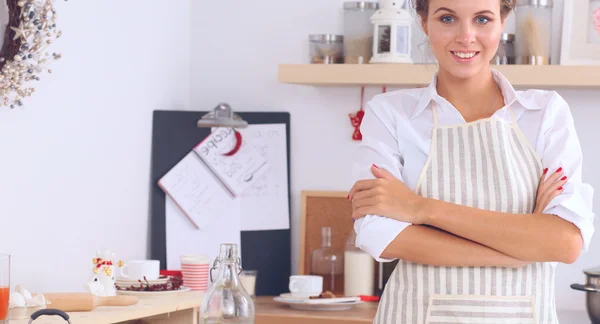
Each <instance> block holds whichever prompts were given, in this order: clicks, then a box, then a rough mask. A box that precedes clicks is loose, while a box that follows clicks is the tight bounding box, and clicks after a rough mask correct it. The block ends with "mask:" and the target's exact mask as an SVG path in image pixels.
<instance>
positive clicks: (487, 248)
mask: <svg viewBox="0 0 600 324" xmlns="http://www.w3.org/2000/svg"><path fill="white" fill-rule="evenodd" d="M413 6H414V8H416V11H417V13H418V14H419V15H420V17H421V20H422V27H423V30H424V31H425V33H426V34H427V36H428V37H429V45H430V47H431V49H432V52H433V54H434V55H435V57H436V59H437V61H438V64H439V71H438V72H437V73H436V75H435V76H434V78H433V79H432V82H431V84H430V85H429V87H427V88H423V89H403V90H398V91H393V92H388V93H386V94H381V95H377V96H375V97H374V98H373V99H372V100H371V101H370V102H369V103H368V105H367V107H366V109H365V115H364V119H363V122H362V125H361V133H362V135H363V139H362V142H361V144H360V146H359V148H358V152H357V157H356V159H355V161H354V178H355V180H356V182H355V184H354V186H353V187H352V188H351V189H350V192H349V199H352V204H353V215H352V217H353V218H354V219H355V220H356V221H355V225H354V229H355V231H356V233H357V239H356V244H357V246H358V247H360V248H361V249H363V250H365V251H367V252H369V253H370V254H371V255H372V256H373V257H374V258H376V259H377V260H378V261H381V262H389V261H392V260H394V259H399V262H398V265H397V267H396V269H395V271H394V273H393V274H392V276H391V277H390V280H389V281H388V284H387V285H386V287H385V292H384V295H383V298H382V300H381V302H380V304H379V310H378V312H377V315H376V318H375V323H407V324H408V323H410V324H412V323H416V324H422V323H426V324H429V323H463V322H465V323H466V322H469V323H470V322H472V321H476V322H485V323H491V322H502V323H513V322H515V323H516V322H519V323H540V324H546V323H557V321H558V320H557V318H556V309H555V299H554V271H555V267H556V264H557V263H558V262H562V263H573V262H574V261H576V260H577V258H578V257H579V254H580V252H581V251H582V250H584V251H585V250H587V248H588V246H589V242H590V240H591V237H592V235H593V233H594V226H593V220H594V217H595V215H594V213H593V212H592V210H591V205H592V196H593V193H594V190H593V188H591V187H590V186H589V185H588V184H587V183H585V182H584V181H583V179H582V152H581V147H580V144H579V140H578V136H577V133H576V130H575V126H574V122H573V117H572V115H571V112H570V108H569V106H568V104H567V103H566V102H565V100H564V99H563V98H562V97H561V96H560V95H558V94H557V93H556V92H554V91H542V90H536V89H530V90H526V91H516V90H515V89H514V88H513V87H512V86H511V84H510V82H509V81H508V80H507V79H506V78H505V77H504V76H503V75H502V74H501V73H499V72H498V71H496V70H494V69H492V68H491V66H490V61H491V60H492V58H493V57H494V55H495V53H496V50H497V48H498V44H499V39H500V35H501V33H502V30H503V27H504V21H505V19H506V17H507V16H508V15H509V14H510V12H511V10H512V8H513V7H514V6H515V1H514V0H512V1H508V0H415V1H414V3H413Z"/></svg>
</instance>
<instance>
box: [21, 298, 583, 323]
mask: <svg viewBox="0 0 600 324" xmlns="http://www.w3.org/2000/svg"><path fill="white" fill-rule="evenodd" d="M202 297H203V294H202V293H195V292H186V293H181V294H178V295H170V296H164V297H153V298H141V299H140V300H139V302H138V304H137V305H133V306H110V307H108V306H104V307H98V308H96V309H95V310H94V311H92V312H76V313H69V315H70V316H71V323H77V324H107V323H121V324H123V323H131V324H133V323H136V324H139V323H143V324H159V323H160V324H167V323H178V324H179V323H190V324H196V323H198V321H199V316H198V315H199V314H198V310H199V306H200V304H201V303H202ZM254 304H255V310H256V316H255V317H256V318H255V324H282V323H284V324H304V323H310V324H343V323H349V324H367V323H369V324H370V323H372V322H373V317H375V313H376V312H377V306H378V303H364V304H361V305H357V306H355V307H353V308H352V309H350V310H346V311H305V310H296V309H293V308H291V307H289V306H288V305H285V304H281V303H277V302H275V301H274V300H273V297H267V296H262V297H257V298H256V299H255V301H254ZM32 312H33V311H29V312H28V313H29V314H30V313H32ZM28 318H29V317H28V315H26V314H18V313H17V312H14V311H13V310H11V314H10V324H26V323H28V322H29V320H28ZM558 318H559V322H560V324H590V321H589V319H588V316H587V312H586V311H585V310H562V311H561V310H559V311H558ZM33 323H34V324H63V323H66V322H65V321H63V320H62V319H61V318H59V317H57V316H51V317H48V316H42V317H40V318H39V319H38V320H36V321H34V322H33ZM407 324H410V323H407Z"/></svg>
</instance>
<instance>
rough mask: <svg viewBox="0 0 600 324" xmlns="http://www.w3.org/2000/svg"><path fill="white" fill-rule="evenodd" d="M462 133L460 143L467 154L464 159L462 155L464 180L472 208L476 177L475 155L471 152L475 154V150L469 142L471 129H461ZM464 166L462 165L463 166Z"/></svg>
mask: <svg viewBox="0 0 600 324" xmlns="http://www.w3.org/2000/svg"><path fill="white" fill-rule="evenodd" d="M461 130H462V131H461V132H459V134H460V135H459V137H460V136H462V138H461V139H460V142H461V143H462V147H463V148H464V149H465V154H464V157H463V156H462V154H461V158H464V159H465V170H464V173H463V175H464V176H463V179H465V187H467V188H466V189H467V190H465V192H466V194H467V202H466V204H467V206H470V207H474V204H473V183H472V181H473V179H475V178H474V176H475V156H474V155H473V154H471V152H473V150H474V145H473V141H469V140H468V138H469V137H468V135H469V134H468V132H469V128H468V127H461ZM461 165H462V164H461Z"/></svg>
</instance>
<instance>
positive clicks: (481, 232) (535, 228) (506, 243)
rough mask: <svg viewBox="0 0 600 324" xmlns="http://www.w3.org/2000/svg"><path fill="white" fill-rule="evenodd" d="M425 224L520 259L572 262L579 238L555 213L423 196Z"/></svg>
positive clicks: (579, 244)
mask: <svg viewBox="0 0 600 324" xmlns="http://www.w3.org/2000/svg"><path fill="white" fill-rule="evenodd" d="M420 213H423V215H424V219H425V224H428V225H431V226H434V227H437V228H440V229H442V230H444V231H447V232H450V233H452V234H455V235H457V236H460V237H464V238H466V239H468V240H471V241H475V242H477V243H480V244H483V245H485V246H488V247H490V248H492V249H494V250H498V251H500V252H502V253H504V254H507V255H509V256H512V257H514V258H517V259H520V260H529V261H535V262H552V261H555V262H563V263H573V262H575V260H577V257H578V256H579V253H580V251H581V247H582V244H583V240H582V238H581V233H580V231H579V229H578V228H577V227H576V226H575V225H573V224H572V223H570V222H568V221H565V220H563V219H562V218H560V217H558V216H555V215H548V214H537V213H536V214H511V213H501V212H495V211H489V210H482V209H477V208H472V207H467V206H462V205H457V204H452V203H447V202H444V201H440V200H434V199H426V201H425V202H424V204H423V208H421V210H420Z"/></svg>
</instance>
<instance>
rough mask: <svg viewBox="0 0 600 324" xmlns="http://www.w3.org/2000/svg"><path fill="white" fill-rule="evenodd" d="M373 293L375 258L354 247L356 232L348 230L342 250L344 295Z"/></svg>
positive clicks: (368, 294) (370, 294) (367, 294)
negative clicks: (344, 247) (348, 233)
mask: <svg viewBox="0 0 600 324" xmlns="http://www.w3.org/2000/svg"><path fill="white" fill-rule="evenodd" d="M374 293H375V259H373V257H371V255H370V254H369V253H366V252H364V251H363V250H361V249H359V248H357V247H356V232H354V230H351V231H350V235H348V239H347V240H346V250H345V251H344V296H360V295H365V296H372V295H373V294H374Z"/></svg>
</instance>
